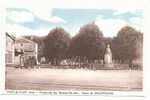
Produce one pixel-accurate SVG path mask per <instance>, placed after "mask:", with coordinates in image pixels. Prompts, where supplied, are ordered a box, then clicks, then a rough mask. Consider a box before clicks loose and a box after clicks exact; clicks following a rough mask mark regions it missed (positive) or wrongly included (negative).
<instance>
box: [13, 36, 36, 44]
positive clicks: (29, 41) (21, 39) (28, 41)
mask: <svg viewBox="0 0 150 100" xmlns="http://www.w3.org/2000/svg"><path fill="white" fill-rule="evenodd" d="M15 42H16V43H33V44H37V43H36V42H33V41H31V40H29V39H26V38H23V37H20V38H16V40H15Z"/></svg>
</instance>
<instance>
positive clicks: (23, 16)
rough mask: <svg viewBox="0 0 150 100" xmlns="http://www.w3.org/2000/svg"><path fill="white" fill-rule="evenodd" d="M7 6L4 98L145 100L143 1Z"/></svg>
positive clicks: (52, 0)
mask: <svg viewBox="0 0 150 100" xmlns="http://www.w3.org/2000/svg"><path fill="white" fill-rule="evenodd" d="M7 4H8V5H7V7H6V8H5V14H6V16H5V32H4V33H3V37H4V38H3V39H4V41H3V43H4V47H5V50H4V59H5V60H3V61H4V62H3V63H4V64H3V65H4V66H1V67H3V74H4V75H3V76H2V77H3V78H2V79H3V82H4V83H3V84H4V85H3V86H4V88H3V93H4V94H48V95H96V96H97V95H105V96H107V95H108V96H109V95H112V96H119V95H121V96H122V95H123V96H127V95H131V96H141V97H142V96H144V95H143V73H144V72H143V69H144V67H145V66H143V40H144V38H143V37H144V34H145V33H144V10H143V6H144V1H143V0H138V1H137V0H86V1H85V0H30V1H27V0H10V1H8V2H7ZM0 77H1V76H0Z"/></svg>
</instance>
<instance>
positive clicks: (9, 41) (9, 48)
mask: <svg viewBox="0 0 150 100" xmlns="http://www.w3.org/2000/svg"><path fill="white" fill-rule="evenodd" d="M14 44H15V37H14V36H13V35H11V34H8V33H6V49H5V51H6V52H5V63H6V65H12V64H14Z"/></svg>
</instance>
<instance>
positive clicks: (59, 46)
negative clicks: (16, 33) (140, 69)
mask: <svg viewBox="0 0 150 100" xmlns="http://www.w3.org/2000/svg"><path fill="white" fill-rule="evenodd" d="M33 40H34V41H35V42H37V43H38V44H39V48H40V53H39V56H44V57H46V59H47V60H48V62H49V61H51V62H52V64H53V62H54V61H56V63H57V64H59V62H60V61H61V60H62V59H71V58H75V57H77V58H80V60H82V59H87V60H88V61H90V62H92V61H93V60H95V59H103V57H104V53H105V48H106V45H107V44H108V43H109V44H110V45H111V49H112V55H113V59H115V60H119V61H121V62H122V63H123V62H129V64H132V62H133V60H135V59H138V58H141V57H142V46H143V33H141V32H140V31H137V30H135V29H134V28H132V27H130V26H125V27H123V28H121V29H120V31H119V32H118V34H117V36H116V37H113V38H105V37H104V36H103V33H102V31H100V29H99V28H98V26H97V25H96V24H95V23H89V24H87V25H84V26H82V27H81V28H80V30H79V32H78V34H77V35H75V36H74V37H72V38H71V37H70V35H69V33H67V32H66V31H65V30H64V29H63V28H54V29H52V30H51V31H50V32H49V33H48V35H47V36H46V37H43V38H38V37H34V38H33Z"/></svg>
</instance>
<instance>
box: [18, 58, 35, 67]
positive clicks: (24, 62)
mask: <svg viewBox="0 0 150 100" xmlns="http://www.w3.org/2000/svg"><path fill="white" fill-rule="evenodd" d="M36 65H37V63H36V58H35V57H34V56H29V57H28V58H26V59H25V57H24V56H20V67H21V68H23V67H24V68H34V67H35V66H36Z"/></svg>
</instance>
